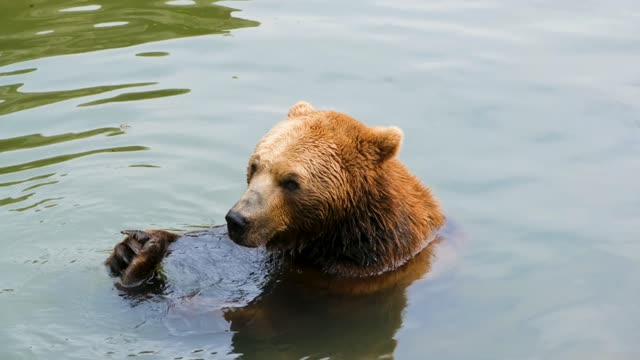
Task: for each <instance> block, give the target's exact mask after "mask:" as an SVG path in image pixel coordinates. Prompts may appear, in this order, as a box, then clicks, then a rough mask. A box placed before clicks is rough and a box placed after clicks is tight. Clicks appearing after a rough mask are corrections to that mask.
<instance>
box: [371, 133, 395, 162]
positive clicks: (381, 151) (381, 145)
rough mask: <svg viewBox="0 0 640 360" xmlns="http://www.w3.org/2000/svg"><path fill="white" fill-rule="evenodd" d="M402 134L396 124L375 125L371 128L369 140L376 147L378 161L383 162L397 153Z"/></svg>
mask: <svg viewBox="0 0 640 360" xmlns="http://www.w3.org/2000/svg"><path fill="white" fill-rule="evenodd" d="M403 137H404V134H403V133H402V130H401V129H400V128H399V127H396V126H388V127H385V126H376V127H372V128H371V135H370V137H369V141H370V142H371V143H372V144H373V146H374V147H375V149H376V153H377V155H378V157H379V161H380V162H383V161H386V160H388V159H391V158H392V157H394V156H396V155H397V154H398V151H400V145H401V144H402V138H403Z"/></svg>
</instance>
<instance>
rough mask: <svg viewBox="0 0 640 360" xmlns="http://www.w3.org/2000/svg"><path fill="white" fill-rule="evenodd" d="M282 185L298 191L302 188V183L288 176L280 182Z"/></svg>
mask: <svg viewBox="0 0 640 360" xmlns="http://www.w3.org/2000/svg"><path fill="white" fill-rule="evenodd" d="M280 186H281V187H282V188H283V189H285V190H287V191H296V190H298V189H300V184H299V183H298V181H297V180H296V179H293V178H286V179H284V180H282V181H281V182H280Z"/></svg>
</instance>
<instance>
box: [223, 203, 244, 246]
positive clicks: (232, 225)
mask: <svg viewBox="0 0 640 360" xmlns="http://www.w3.org/2000/svg"><path fill="white" fill-rule="evenodd" d="M224 219H225V220H226V221H227V231H228V232H229V237H230V238H231V240H233V242H235V243H236V244H238V245H244V244H243V243H244V241H243V239H244V237H245V236H244V235H245V233H246V230H247V224H248V220H247V218H246V217H245V216H244V215H242V214H240V213H239V212H237V211H234V210H233V209H231V210H229V212H228V213H227V215H226V216H225V217H224ZM245 246H246V245H245Z"/></svg>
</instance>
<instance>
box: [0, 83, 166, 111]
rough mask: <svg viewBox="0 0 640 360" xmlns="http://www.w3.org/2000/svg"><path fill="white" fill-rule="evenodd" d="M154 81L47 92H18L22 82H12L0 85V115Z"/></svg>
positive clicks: (144, 84) (145, 84)
mask: <svg viewBox="0 0 640 360" xmlns="http://www.w3.org/2000/svg"><path fill="white" fill-rule="evenodd" d="M153 84H155V83H136V84H124V85H109V86H95V87H90V88H83V89H76V90H63V91H47V92H32V93H27V92H20V91H18V89H20V87H22V86H23V85H24V84H12V85H6V86H0V99H2V100H4V101H3V102H2V103H0V115H6V114H10V113H12V112H16V111H22V110H27V109H32V108H36V107H39V106H44V105H49V104H54V103H57V102H60V101H65V100H70V99H74V98H78V97H82V96H90V95H96V94H101V93H104V92H107V91H113V90H118V89H124V88H129V87H136V86H147V85H153Z"/></svg>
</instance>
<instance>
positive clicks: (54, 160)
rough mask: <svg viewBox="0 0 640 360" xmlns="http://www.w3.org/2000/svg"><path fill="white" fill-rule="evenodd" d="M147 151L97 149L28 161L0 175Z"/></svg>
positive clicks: (141, 147)
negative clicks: (88, 157)
mask: <svg viewBox="0 0 640 360" xmlns="http://www.w3.org/2000/svg"><path fill="white" fill-rule="evenodd" d="M148 149H149V148H147V147H144V146H121V147H116V148H108V149H98V150H90V151H83V152H79V153H74V154H65V155H58V156H53V157H50V158H46V159H40V160H35V161H30V162H27V163H22V164H17V165H11V166H5V167H0V175H2V174H10V173H12V172H16V171H24V170H29V169H34V168H39V167H43V166H49V165H53V164H58V163H61V162H64V161H69V160H73V159H77V158H80V157H83V156H89V155H94V154H102V153H118V152H125V151H141V150H148Z"/></svg>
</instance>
